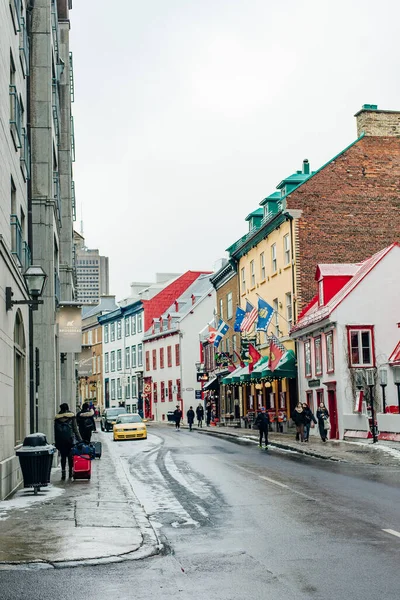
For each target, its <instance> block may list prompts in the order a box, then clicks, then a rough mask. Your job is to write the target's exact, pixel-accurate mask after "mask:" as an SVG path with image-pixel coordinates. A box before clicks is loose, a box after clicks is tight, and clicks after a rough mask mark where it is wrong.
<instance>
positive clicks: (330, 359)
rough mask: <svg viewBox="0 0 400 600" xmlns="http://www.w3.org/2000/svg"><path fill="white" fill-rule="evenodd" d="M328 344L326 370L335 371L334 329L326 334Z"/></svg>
mask: <svg viewBox="0 0 400 600" xmlns="http://www.w3.org/2000/svg"><path fill="white" fill-rule="evenodd" d="M325 345H326V372H327V373H333V371H334V370H335V362H334V355H333V331H330V332H329V333H327V334H326V335H325Z"/></svg>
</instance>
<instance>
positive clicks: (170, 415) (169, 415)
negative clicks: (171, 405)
mask: <svg viewBox="0 0 400 600" xmlns="http://www.w3.org/2000/svg"><path fill="white" fill-rule="evenodd" d="M167 419H168V422H169V423H174V422H175V417H174V413H173V411H171V410H170V411H168V412H167Z"/></svg>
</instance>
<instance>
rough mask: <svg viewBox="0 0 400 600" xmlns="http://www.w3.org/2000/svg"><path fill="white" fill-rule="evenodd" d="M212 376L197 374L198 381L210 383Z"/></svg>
mask: <svg viewBox="0 0 400 600" xmlns="http://www.w3.org/2000/svg"><path fill="white" fill-rule="evenodd" d="M209 379H210V376H209V374H208V373H197V381H208V380H209Z"/></svg>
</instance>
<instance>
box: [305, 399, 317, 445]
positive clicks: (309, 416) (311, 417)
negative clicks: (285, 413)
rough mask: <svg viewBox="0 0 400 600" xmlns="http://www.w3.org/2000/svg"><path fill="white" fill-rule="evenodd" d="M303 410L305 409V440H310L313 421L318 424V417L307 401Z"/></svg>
mask: <svg viewBox="0 0 400 600" xmlns="http://www.w3.org/2000/svg"><path fill="white" fill-rule="evenodd" d="M303 411H304V441H305V442H308V440H309V437H310V427H311V421H313V423H315V424H317V422H318V421H317V419H316V418H315V417H314V414H313V412H312V410H311V408H310V407H309V406H308V404H307V403H306V402H303Z"/></svg>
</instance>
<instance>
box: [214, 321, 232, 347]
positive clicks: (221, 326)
mask: <svg viewBox="0 0 400 600" xmlns="http://www.w3.org/2000/svg"><path fill="white" fill-rule="evenodd" d="M228 329H229V325H227V323H225V322H224V321H223V320H222V319H220V320H219V323H218V329H217V331H216V332H215V339H214V346H215V347H216V348H218V346H219V343H220V341H221V340H222V338H223V337H224V335H225V334H226V332H227V331H228Z"/></svg>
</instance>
